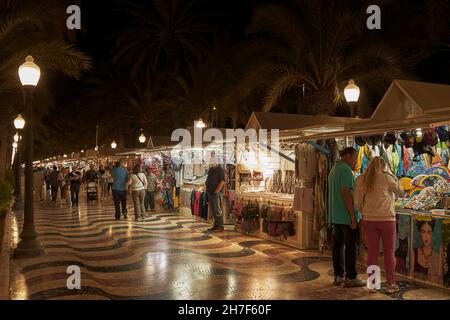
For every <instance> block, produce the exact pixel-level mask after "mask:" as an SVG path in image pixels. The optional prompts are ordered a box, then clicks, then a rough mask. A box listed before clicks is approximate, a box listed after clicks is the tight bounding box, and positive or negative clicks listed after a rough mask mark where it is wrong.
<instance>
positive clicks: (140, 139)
mask: <svg viewBox="0 0 450 320" xmlns="http://www.w3.org/2000/svg"><path fill="white" fill-rule="evenodd" d="M145 141H147V137H146V136H145V135H144V132H143V130H142V129H141V135H140V136H139V142H140V143H142V144H144V143H145Z"/></svg>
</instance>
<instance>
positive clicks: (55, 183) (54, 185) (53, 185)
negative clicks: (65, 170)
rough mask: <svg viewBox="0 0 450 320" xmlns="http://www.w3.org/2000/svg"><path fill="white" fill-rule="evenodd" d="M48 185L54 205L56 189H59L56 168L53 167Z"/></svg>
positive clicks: (56, 195) (56, 194)
mask: <svg viewBox="0 0 450 320" xmlns="http://www.w3.org/2000/svg"><path fill="white" fill-rule="evenodd" d="M48 180H49V184H50V190H51V196H52V201H53V202H55V203H56V198H57V197H58V188H59V183H60V180H59V171H58V167H57V166H53V171H52V172H51V173H50V175H49V177H48Z"/></svg>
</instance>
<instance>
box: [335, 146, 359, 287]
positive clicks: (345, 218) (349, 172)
mask: <svg viewBox="0 0 450 320" xmlns="http://www.w3.org/2000/svg"><path fill="white" fill-rule="evenodd" d="M357 157H358V153H357V152H356V150H355V149H354V148H351V147H349V148H345V149H344V150H342V151H341V153H340V160H338V161H337V162H336V164H335V165H334V167H333V168H332V169H331V171H330V174H329V177H328V182H329V183H328V203H329V210H330V216H331V223H332V226H333V270H334V285H336V286H338V285H341V284H342V283H344V285H345V286H346V287H363V286H365V285H366V282H365V281H362V280H360V279H358V277H357V275H358V273H357V270H356V260H357V251H358V244H359V221H360V220H361V218H360V216H359V214H358V213H357V212H356V210H355V207H354V202H353V195H352V192H353V191H354V186H355V177H354V175H353V167H354V166H355V163H356V160H357ZM344 256H345V258H344ZM344 275H345V279H344Z"/></svg>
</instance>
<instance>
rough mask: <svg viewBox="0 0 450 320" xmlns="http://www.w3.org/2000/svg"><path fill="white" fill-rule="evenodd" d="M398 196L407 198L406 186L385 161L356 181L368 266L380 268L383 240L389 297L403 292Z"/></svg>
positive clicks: (374, 163)
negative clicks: (398, 246)
mask: <svg viewBox="0 0 450 320" xmlns="http://www.w3.org/2000/svg"><path fill="white" fill-rule="evenodd" d="M396 195H397V196H399V197H401V196H404V191H403V187H402V185H401V184H400V182H399V181H398V179H397V178H396V177H395V176H393V175H392V174H390V173H388V172H387V171H386V163H385V161H384V160H383V159H382V158H380V157H375V158H373V159H372V161H371V163H370V165H369V167H368V168H367V170H366V171H365V172H364V174H363V175H361V176H359V177H358V179H357V180H356V186H355V194H354V199H355V206H356V208H357V209H358V210H359V211H360V212H361V214H362V216H363V227H364V231H365V234H366V241H367V246H368V258H367V264H368V266H371V265H376V266H378V265H379V264H378V256H379V253H380V238H381V241H382V243H383V255H384V268H385V271H386V277H387V282H388V286H387V290H386V293H389V294H391V293H394V292H397V291H399V287H398V286H397V284H396V283H395V245H396V217H395V204H394V201H395V196H396Z"/></svg>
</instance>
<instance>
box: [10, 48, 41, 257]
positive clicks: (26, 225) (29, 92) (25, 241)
mask: <svg viewBox="0 0 450 320" xmlns="http://www.w3.org/2000/svg"><path fill="white" fill-rule="evenodd" d="M40 76H41V71H40V69H39V67H38V66H37V65H36V64H35V63H34V59H33V57H32V56H31V55H29V56H27V57H26V59H25V63H24V64H22V65H21V66H20V67H19V77H20V82H21V83H22V86H23V93H24V97H25V110H26V113H25V115H26V118H27V124H28V125H27V127H26V129H25V137H24V138H25V141H24V142H25V150H26V157H25V206H24V222H23V229H22V233H21V234H20V239H21V240H20V242H19V244H18V245H17V248H16V250H15V251H14V256H15V257H16V258H32V257H38V256H40V255H42V254H43V249H42V247H41V245H40V243H39V241H38V239H37V233H36V230H35V228H34V217H33V214H34V212H33V157H34V154H33V93H34V89H35V88H36V86H37V84H38V82H39V78H40Z"/></svg>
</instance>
